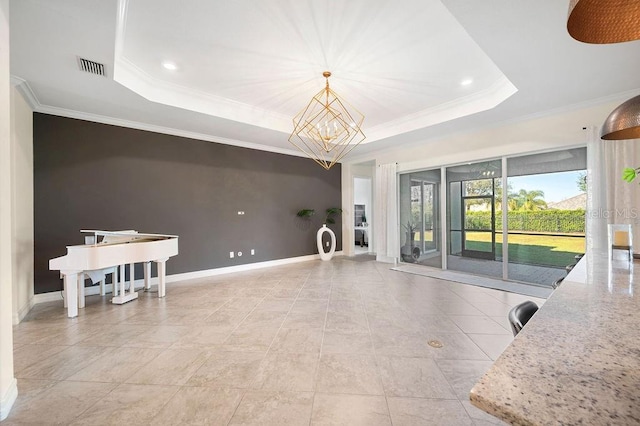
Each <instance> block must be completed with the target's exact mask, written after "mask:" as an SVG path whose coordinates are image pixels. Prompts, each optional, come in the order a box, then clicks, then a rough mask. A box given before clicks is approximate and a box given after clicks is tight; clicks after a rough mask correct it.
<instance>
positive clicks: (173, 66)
mask: <svg viewBox="0 0 640 426" xmlns="http://www.w3.org/2000/svg"><path fill="white" fill-rule="evenodd" d="M162 66H163V67H165V69H168V70H169V71H175V70H177V69H178V66H177V65H176V64H175V63H173V62H171V61H164V62H163V63H162Z"/></svg>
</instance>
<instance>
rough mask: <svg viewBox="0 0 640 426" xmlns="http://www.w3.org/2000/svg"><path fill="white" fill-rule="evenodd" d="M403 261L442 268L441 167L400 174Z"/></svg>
mask: <svg viewBox="0 0 640 426" xmlns="http://www.w3.org/2000/svg"><path fill="white" fill-rule="evenodd" d="M399 193H400V197H399V199H400V258H401V259H400V260H401V261H403V262H408V263H418V264H422V265H428V266H435V267H438V268H439V267H441V266H442V251H441V248H440V232H441V227H440V223H441V222H442V221H441V220H440V198H439V197H440V169H434V170H424V171H420V172H412V173H403V174H401V175H400V191H399Z"/></svg>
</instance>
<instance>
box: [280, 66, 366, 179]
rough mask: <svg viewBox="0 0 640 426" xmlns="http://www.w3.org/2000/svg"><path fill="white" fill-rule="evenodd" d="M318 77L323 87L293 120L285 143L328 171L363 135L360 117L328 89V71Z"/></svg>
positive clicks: (362, 116) (329, 74)
mask: <svg viewBox="0 0 640 426" xmlns="http://www.w3.org/2000/svg"><path fill="white" fill-rule="evenodd" d="M322 75H323V77H324V78H325V79H326V81H327V84H326V87H325V88H324V89H322V90H321V91H320V92H318V93H317V94H316V95H315V96H314V97H313V98H312V99H311V102H309V105H307V106H306V108H304V109H303V110H302V111H300V112H299V113H298V115H296V116H295V117H294V118H293V132H292V133H291V135H290V136H289V142H291V143H292V144H293V145H294V146H295V147H296V148H298V149H299V150H300V151H302V152H303V153H304V154H305V155H306V156H307V157H309V158H311V159H312V160H313V161H315V162H316V163H318V164H319V165H320V166H322V167H323V168H325V169H326V170H329V169H330V168H331V167H332V166H333V165H334V164H336V163H338V162H339V161H340V160H341V159H342V158H343V157H344V156H345V155H347V154H348V153H349V152H350V151H351V150H352V149H353V148H355V147H356V146H357V145H358V144H360V142H362V141H363V140H365V138H366V136H365V135H364V133H363V132H362V129H361V128H360V126H362V122H363V121H364V115H362V114H361V113H360V112H359V111H358V110H357V109H355V108H354V107H353V106H351V105H349V104H348V103H347V102H346V101H345V100H343V99H341V98H340V97H339V96H338V94H337V93H336V92H334V91H333V90H331V89H330V88H329V77H331V73H330V72H329V71H325V72H323V73H322ZM347 106H348V107H349V109H347Z"/></svg>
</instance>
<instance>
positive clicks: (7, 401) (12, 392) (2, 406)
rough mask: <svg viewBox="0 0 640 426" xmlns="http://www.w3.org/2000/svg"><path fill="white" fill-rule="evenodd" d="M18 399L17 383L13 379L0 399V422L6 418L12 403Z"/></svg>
mask: <svg viewBox="0 0 640 426" xmlns="http://www.w3.org/2000/svg"><path fill="white" fill-rule="evenodd" d="M16 398H18V381H17V380H16V379H15V378H14V379H13V381H12V382H11V384H10V385H9V388H8V389H7V391H6V392H5V393H4V395H2V399H0V421H1V420H4V419H6V418H7V416H8V415H9V412H10V411H11V407H13V403H14V402H16Z"/></svg>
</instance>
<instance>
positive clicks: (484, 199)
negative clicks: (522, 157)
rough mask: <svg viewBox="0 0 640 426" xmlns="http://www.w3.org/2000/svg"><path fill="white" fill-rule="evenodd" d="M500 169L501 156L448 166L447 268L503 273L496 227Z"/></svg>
mask: <svg viewBox="0 0 640 426" xmlns="http://www.w3.org/2000/svg"><path fill="white" fill-rule="evenodd" d="M501 170H502V163H501V161H500V160H494V161H487V162H482V163H472V164H465V165H461V166H454V167H448V168H447V173H446V175H447V183H448V185H447V187H448V189H449V192H448V194H447V203H448V208H447V219H448V235H449V253H448V256H447V263H448V267H449V269H452V270H456V271H462V272H470V273H475V274H480V275H488V276H493V277H502V267H501V263H500V262H499V259H500V258H501V254H500V250H501V246H500V244H499V241H500V239H501V236H500V234H499V233H498V231H497V229H496V204H497V203H496V199H497V198H499V196H500V191H499V190H500V188H501V183H500V181H501Z"/></svg>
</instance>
